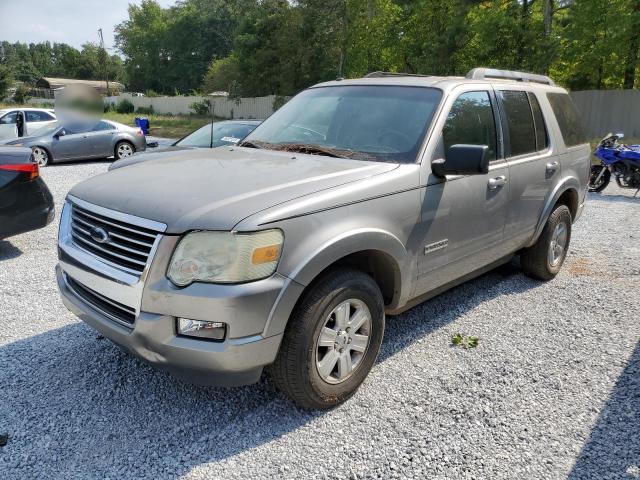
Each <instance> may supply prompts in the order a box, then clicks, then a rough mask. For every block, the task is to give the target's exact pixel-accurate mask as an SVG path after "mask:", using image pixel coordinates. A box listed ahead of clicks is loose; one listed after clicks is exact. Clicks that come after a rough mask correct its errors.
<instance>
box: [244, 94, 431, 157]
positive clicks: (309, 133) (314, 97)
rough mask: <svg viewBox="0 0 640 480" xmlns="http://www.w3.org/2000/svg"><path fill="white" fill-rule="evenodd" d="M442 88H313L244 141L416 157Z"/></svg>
mask: <svg viewBox="0 0 640 480" xmlns="http://www.w3.org/2000/svg"><path fill="white" fill-rule="evenodd" d="M441 96H442V92H441V91H440V90H437V89H435V88H424V87H407V86H356V85H346V86H337V87H320V88H311V89H309V90H305V91H304V92H302V93H300V94H299V95H297V96H296V97H294V98H293V99H291V101H289V102H288V103H287V104H285V105H284V106H283V107H282V108H281V109H280V110H278V111H277V112H276V113H274V114H273V115H272V116H271V117H269V118H268V119H267V120H265V122H264V123H262V124H261V125H260V126H259V127H258V128H256V129H255V130H254V131H253V133H251V134H250V135H249V136H248V137H247V138H246V139H245V140H244V141H243V142H242V143H241V145H245V146H249V147H254V148H271V149H276V150H287V151H300V152H303V153H315V154H320V155H332V156H340V157H347V158H356V159H362V160H374V161H386V162H403V163H408V162H414V161H415V160H416V156H417V154H418V150H419V148H420V145H421V144H422V139H423V138H424V135H425V132H426V130H427V128H428V126H429V124H430V122H431V119H432V117H433V114H434V112H435V109H436V106H437V105H438V102H439V101H440V98H441Z"/></svg>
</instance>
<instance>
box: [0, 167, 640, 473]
mask: <svg viewBox="0 0 640 480" xmlns="http://www.w3.org/2000/svg"><path fill="white" fill-rule="evenodd" d="M107 165H108V164H107V163H105V162H96V163H85V164H79V165H60V166H52V167H48V168H46V169H44V171H43V175H44V177H45V179H46V181H47V183H48V184H49V187H50V188H51V189H52V191H53V193H54V196H55V198H56V203H57V205H58V206H59V205H61V202H62V199H63V198H64V195H65V194H66V192H67V191H68V190H69V189H70V188H71V187H72V186H73V185H74V184H75V183H77V182H79V181H81V180H83V179H84V178H87V177H89V176H92V175H95V174H98V173H101V172H103V171H104V170H106V167H107ZM632 193H633V192H632V191H623V190H619V189H617V187H616V186H610V187H609V188H608V189H607V190H605V193H604V194H603V195H591V196H590V198H589V203H588V206H587V209H586V211H585V213H584V215H583V217H582V219H581V220H580V221H579V222H578V224H577V225H576V227H575V230H574V235H573V239H572V248H571V253H570V256H569V258H568V261H567V263H566V264H565V267H564V269H563V270H562V273H561V274H560V275H559V276H558V278H556V279H555V280H554V281H552V282H550V283H546V284H543V283H540V282H536V281H533V280H530V279H528V278H526V277H524V276H523V275H522V274H521V273H520V272H519V270H518V266H517V263H515V262H514V263H513V264H511V265H507V266H505V267H502V268H500V269H499V270H497V271H494V272H492V273H490V274H487V275H485V276H483V277H481V278H479V279H476V280H474V281H471V282H469V283H467V284H464V285H462V286H460V287H458V288H456V289H454V290H452V291H449V292H447V293H445V294H443V295H441V296H439V297H437V298H435V299H433V300H431V301H429V302H427V303H426V304H423V305H421V306H418V307H416V308H414V309H412V310H410V311H409V312H407V313H406V314H404V315H401V316H399V317H393V318H390V319H389V321H388V324H387V325H388V330H387V333H386V338H385V342H384V344H383V350H382V354H381V356H380V359H379V361H378V363H377V365H376V366H375V367H374V369H373V371H372V373H371V375H370V376H369V378H368V380H367V381H366V382H365V384H364V385H363V387H362V388H361V389H360V391H359V392H358V393H357V394H356V396H355V397H354V398H353V399H351V400H350V401H348V402H347V403H346V404H345V405H343V406H341V407H339V408H337V409H335V410H333V411H330V412H325V413H308V412H304V411H302V410H299V409H297V408H296V407H294V406H293V405H292V404H291V403H289V402H288V401H287V400H286V399H284V398H283V397H281V396H280V395H279V394H278V393H277V392H276V391H275V390H274V388H273V386H272V384H271V383H270V381H269V380H268V379H263V381H262V382H261V383H260V384H258V385H255V386H252V387H245V388H240V389H234V390H224V389H214V388H202V387H193V386H189V385H185V384H182V383H180V382H178V381H176V380H174V379H172V378H171V377H169V376H168V375H166V374H164V373H160V372H157V371H155V370H153V369H152V368H151V367H148V366H146V365H145V364H143V363H142V362H140V361H138V360H136V359H135V358H132V357H129V356H127V355H125V354H123V353H121V352H120V350H119V349H117V348H116V347H115V346H113V345H112V344H111V343H110V342H109V341H107V340H105V339H102V338H100V337H98V336H97V335H96V333H94V331H93V330H92V329H91V328H89V327H88V326H86V325H84V324H83V323H81V322H79V321H78V320H76V318H75V317H74V316H72V315H71V314H70V313H68V312H67V310H66V309H65V308H64V307H63V305H62V303H61V302H60V300H59V299H58V293H57V288H56V284H55V279H54V271H53V268H54V265H55V262H56V246H55V242H56V231H57V227H56V223H57V222H54V223H53V224H52V225H50V226H49V227H47V228H46V229H43V230H39V231H36V232H32V233H28V234H25V235H20V236H17V237H13V238H11V239H10V240H8V241H4V242H0V305H1V307H2V308H1V309H0V312H2V319H1V324H0V434H1V433H3V432H8V433H9V441H8V444H7V445H6V446H5V447H2V448H0V478H2V479H36V478H47V479H50V478H54V479H57V478H83V479H84V478H112V479H123V478H136V479H138V478H140V479H142V478H149V479H159V478H176V477H182V478H188V479H195V478H239V479H246V478H274V477H282V478H295V479H300V478H312V477H313V478H443V479H444V478H447V479H450V478H491V479H496V478H519V479H521V478H531V479H534V478H535V479H541V478H544V479H555V478H570V479H587V478H589V479H606V478H612V479H613V478H615V479H618V478H620V479H624V478H640V343H639V340H640V316H639V314H638V310H639V307H640V305H639V304H640V198H638V199H636V200H634V199H632V198H631V197H632ZM456 332H460V333H463V334H467V335H474V336H477V337H479V338H480V343H479V346H478V347H477V348H475V349H471V350H464V349H460V348H453V347H451V346H450V340H451V336H452V334H454V333H456Z"/></svg>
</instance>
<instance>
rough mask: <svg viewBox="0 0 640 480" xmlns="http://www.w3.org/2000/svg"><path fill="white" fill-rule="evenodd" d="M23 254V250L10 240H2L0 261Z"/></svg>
mask: <svg viewBox="0 0 640 480" xmlns="http://www.w3.org/2000/svg"><path fill="white" fill-rule="evenodd" d="M20 255H22V250H20V249H19V248H18V247H16V246H15V245H13V244H12V243H11V242H10V241H8V240H0V261H2V260H11V259H12V258H17V257H19V256H20Z"/></svg>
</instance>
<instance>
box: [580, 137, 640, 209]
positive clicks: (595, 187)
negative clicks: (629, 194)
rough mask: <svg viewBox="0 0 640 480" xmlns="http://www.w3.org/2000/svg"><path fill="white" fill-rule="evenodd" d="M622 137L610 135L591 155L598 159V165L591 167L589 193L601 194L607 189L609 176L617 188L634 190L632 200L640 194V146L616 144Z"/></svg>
mask: <svg viewBox="0 0 640 480" xmlns="http://www.w3.org/2000/svg"><path fill="white" fill-rule="evenodd" d="M622 137H624V135H623V134H622V133H616V134H615V135H614V134H612V133H610V134H608V135H607V136H606V137H604V138H603V139H602V140H601V141H600V143H599V144H598V146H597V147H596V149H595V150H594V152H593V154H594V155H595V156H596V157H598V158H599V159H600V164H599V165H592V166H591V175H590V177H589V191H590V192H601V191H603V190H604V189H605V188H607V185H609V181H610V180H611V175H613V177H614V178H615V180H616V183H617V184H618V186H619V187H621V188H635V189H636V193H635V194H634V198H635V197H636V196H637V195H638V192H640V145H624V144H622V143H618V140H619V139H621V138H622Z"/></svg>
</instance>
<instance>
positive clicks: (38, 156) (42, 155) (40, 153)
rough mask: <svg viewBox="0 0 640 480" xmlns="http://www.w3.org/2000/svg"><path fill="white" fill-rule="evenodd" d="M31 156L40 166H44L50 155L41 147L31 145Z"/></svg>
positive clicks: (47, 162)
mask: <svg viewBox="0 0 640 480" xmlns="http://www.w3.org/2000/svg"><path fill="white" fill-rule="evenodd" d="M31 158H33V161H34V162H36V163H37V164H38V165H39V166H40V167H46V166H47V165H49V164H50V163H53V162H52V161H51V155H50V154H49V152H48V151H47V150H46V149H45V148H42V147H32V148H31Z"/></svg>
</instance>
